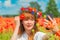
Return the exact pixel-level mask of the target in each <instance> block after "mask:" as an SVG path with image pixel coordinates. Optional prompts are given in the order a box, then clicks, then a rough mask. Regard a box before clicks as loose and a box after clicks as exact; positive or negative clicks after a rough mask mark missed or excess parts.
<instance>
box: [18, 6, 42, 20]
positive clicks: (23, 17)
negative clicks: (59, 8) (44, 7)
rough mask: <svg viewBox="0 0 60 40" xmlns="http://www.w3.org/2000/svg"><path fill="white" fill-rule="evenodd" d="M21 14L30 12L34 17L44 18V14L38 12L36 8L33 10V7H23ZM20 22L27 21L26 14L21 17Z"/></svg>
mask: <svg viewBox="0 0 60 40" xmlns="http://www.w3.org/2000/svg"><path fill="white" fill-rule="evenodd" d="M20 10H21V12H30V13H31V14H32V15H34V16H35V17H36V16H37V17H40V16H42V12H38V11H37V9H36V8H32V7H27V8H24V7H22V8H21V9H20ZM19 17H20V20H23V19H25V16H24V14H21V15H20V16H19Z"/></svg>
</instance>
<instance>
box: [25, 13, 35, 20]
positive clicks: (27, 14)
mask: <svg viewBox="0 0 60 40" xmlns="http://www.w3.org/2000/svg"><path fill="white" fill-rule="evenodd" d="M24 15H25V19H35V17H34V15H32V14H31V13H24Z"/></svg>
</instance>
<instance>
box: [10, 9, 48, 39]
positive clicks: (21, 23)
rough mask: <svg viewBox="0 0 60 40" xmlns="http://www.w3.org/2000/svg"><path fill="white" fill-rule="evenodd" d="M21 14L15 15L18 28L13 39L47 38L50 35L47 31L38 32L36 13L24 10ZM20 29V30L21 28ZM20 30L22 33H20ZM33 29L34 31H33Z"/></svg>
mask: <svg viewBox="0 0 60 40" xmlns="http://www.w3.org/2000/svg"><path fill="white" fill-rule="evenodd" d="M20 16H22V17H20V18H19V16H16V17H15V20H16V28H15V31H14V33H13V36H12V38H11V40H47V39H48V37H47V36H46V34H45V33H42V32H38V30H37V28H36V26H35V25H36V24H35V23H36V19H35V16H34V14H32V13H31V12H29V11H26V10H24V12H21V14H20ZM19 29H20V30H19ZM18 30H19V31H20V34H19V35H18ZM32 31H33V32H32Z"/></svg>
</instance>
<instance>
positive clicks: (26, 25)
mask: <svg viewBox="0 0 60 40" xmlns="http://www.w3.org/2000/svg"><path fill="white" fill-rule="evenodd" d="M22 23H23V26H24V28H25V30H32V28H33V27H34V24H35V20H34V19H24V20H23V21H22Z"/></svg>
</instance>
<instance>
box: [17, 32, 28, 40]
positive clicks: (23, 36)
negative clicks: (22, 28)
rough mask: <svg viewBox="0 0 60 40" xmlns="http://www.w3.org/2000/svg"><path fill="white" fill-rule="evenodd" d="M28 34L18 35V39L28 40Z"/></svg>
mask: <svg viewBox="0 0 60 40" xmlns="http://www.w3.org/2000/svg"><path fill="white" fill-rule="evenodd" d="M27 37H28V36H27V34H26V33H23V34H22V35H21V36H18V38H17V40H27Z"/></svg>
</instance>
